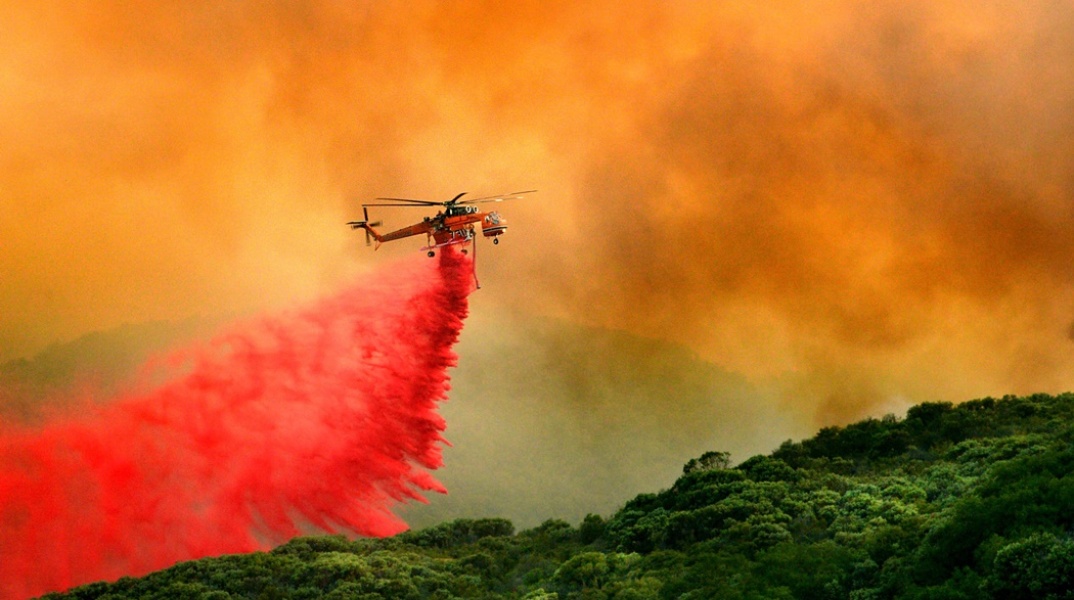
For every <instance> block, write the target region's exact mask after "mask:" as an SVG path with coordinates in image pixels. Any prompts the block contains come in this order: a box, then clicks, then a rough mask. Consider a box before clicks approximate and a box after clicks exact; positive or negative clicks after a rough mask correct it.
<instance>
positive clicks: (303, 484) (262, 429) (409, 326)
mask: <svg viewBox="0 0 1074 600" xmlns="http://www.w3.org/2000/svg"><path fill="white" fill-rule="evenodd" d="M471 265H472V263H471V262H470V261H469V259H468V258H466V257H463V256H461V255H458V254H455V253H454V252H445V253H442V255H441V258H440V264H439V267H438V266H437V264H436V262H435V261H428V260H426V259H424V258H422V259H414V260H412V261H410V262H407V263H402V264H394V265H392V266H391V267H390V268H384V269H380V270H378V271H377V272H375V273H371V274H369V275H367V276H366V277H365V280H364V281H363V282H362V283H361V284H359V285H354V286H352V287H350V288H348V289H345V290H343V291H342V292H340V293H338V294H336V295H334V296H332V297H328V298H325V299H323V300H320V301H318V302H316V303H314V304H312V305H311V306H308V307H306V308H304V309H302V310H297V311H294V312H290V313H286V314H283V315H281V316H275V317H265V318H261V319H259V320H256V321H251V322H249V323H246V324H244V325H240V326H237V327H234V328H232V329H231V330H230V331H227V332H226V333H224V334H222V335H220V336H219V337H216V338H215V339H214V340H212V341H211V342H210V343H208V344H206V345H204V346H201V347H196V348H191V349H187V350H184V351H181V352H177V353H174V354H172V355H170V356H169V357H167V358H166V359H164V360H162V361H161V362H160V364H159V365H156V366H155V367H154V368H151V369H149V370H148V372H149V373H148V375H152V376H154V377H159V374H160V372H161V371H162V370H165V369H181V370H182V372H181V373H180V374H178V375H176V376H175V378H173V379H171V380H170V381H166V382H165V383H162V384H159V385H157V386H156V387H155V388H153V389H148V390H146V391H143V392H140V393H130V394H127V395H126V396H124V397H121V398H118V399H115V400H114V401H112V402H110V403H108V404H107V405H104V406H103V407H100V408H97V409H94V410H93V411H92V413H90V414H85V415H82V416H77V415H70V416H67V417H65V418H62V419H57V420H53V421H51V422H49V423H47V424H45V425H43V426H41V427H39V428H35V429H32V430H11V429H9V430H6V431H3V432H2V434H0V596H3V597H4V598H13V597H26V596H28V595H36V594H40V593H43V592H46V591H50V590H57V589H62V588H66V587H69V586H71V585H76V584H80V583H85V582H89V581H94V580H99V579H109V578H115V577H117V576H120V575H138V574H142V573H146V572H149V571H152V570H156V569H159V568H162V567H165V566H168V565H170V564H172V563H174V562H176V561H180V560H184V559H192V558H196V557H201V556H206V555H215V554H221V553H232V552H246V551H251V550H254V549H258V548H266V547H270V545H271V544H274V543H278V542H280V541H281V540H284V539H287V538H289V537H291V536H294V535H296V534H298V533H300V532H303V531H325V532H351V533H356V534H362V535H373V536H382V535H389V534H393V533H396V532H398V531H400V530H402V529H404V528H405V524H404V523H403V522H402V521H401V520H400V519H399V518H398V517H397V516H395V515H394V514H393V513H392V507H393V506H394V505H396V504H397V503H399V502H405V501H410V500H421V499H422V496H421V492H423V491H430V490H432V491H444V490H443V488H442V486H441V485H440V484H439V483H438V482H437V481H436V480H435V479H433V477H432V476H431V475H430V474H429V471H430V470H432V469H436V468H437V467H439V466H440V465H441V449H440V446H441V443H442V442H443V439H442V437H441V432H442V431H443V430H444V427H445V423H444V421H443V419H442V418H441V417H440V416H439V414H438V413H437V404H438V402H439V401H441V400H443V399H445V397H446V396H445V394H446V392H447V390H448V375H447V372H446V370H447V369H448V368H449V367H451V366H453V365H454V364H455V362H456V356H455V354H454V353H453V351H452V346H453V344H454V343H455V342H456V340H457V339H458V336H459V333H460V330H461V327H462V323H463V319H464V318H465V316H466V313H467V295H468V293H469V292H470V290H471V286H472V271H471ZM148 375H147V376H148Z"/></svg>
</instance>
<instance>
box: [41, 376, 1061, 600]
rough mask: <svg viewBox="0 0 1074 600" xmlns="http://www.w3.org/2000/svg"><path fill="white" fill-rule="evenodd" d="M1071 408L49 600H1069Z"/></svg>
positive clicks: (991, 402)
mask: <svg viewBox="0 0 1074 600" xmlns="http://www.w3.org/2000/svg"><path fill="white" fill-rule="evenodd" d="M1072 442H1074V394H1063V395H1060V396H1046V395H1034V396H1029V397H1005V398H1002V399H998V400H997V399H992V398H985V399H982V400H974V401H970V402H966V403H963V404H959V405H957V406H956V405H952V404H949V403H926V404H921V405H919V406H915V407H914V408H912V409H910V410H909V411H908V413H907V416H906V418H905V419H898V418H895V417H885V418H883V419H868V420H865V421H861V422H858V423H855V424H852V425H849V426H846V427H830V428H826V429H822V430H821V431H820V432H819V433H818V434H817V435H816V436H815V437H813V438H811V439H808V440H804V441H802V442H786V443H784V444H783V445H782V446H780V448H779V449H777V450H776V451H775V452H773V453H772V454H770V455H768V456H755V457H753V458H750V459H748V460H746V461H745V462H743V463H741V464H739V465H738V466H735V467H733V468H732V467H731V464H730V462H729V460H728V459H729V457H728V455H727V454H725V453H722V452H715V451H714V452H709V453H706V454H705V455H703V456H701V457H699V458H697V459H694V460H691V461H690V462H689V463H687V464H686V466H685V467H684V469H683V475H682V476H681V477H680V478H679V479H678V480H677V481H676V482H675V484H674V485H673V486H672V487H671V488H670V489H667V490H663V491H661V492H659V493H645V494H641V495H639V496H637V497H635V498H634V499H633V500H630V501H629V502H627V503H626V505H625V506H624V507H623V508H622V509H620V510H619V511H618V512H616V513H615V514H612V515H610V516H607V517H606V518H605V517H602V516H597V515H589V516H588V517H586V518H585V519H584V520H583V521H582V522H581V523H580V524H578V525H572V524H569V523H566V522H563V521H557V520H552V521H547V522H545V523H544V524H542V525H541V526H539V527H536V528H534V529H530V530H526V531H522V532H518V533H515V531H514V527H513V526H512V524H511V523H510V522H509V521H506V520H502V519H481V520H457V521H452V522H449V523H445V524H442V525H439V526H436V527H432V528H429V529H425V530H421V531H415V532H408V533H404V534H401V535H399V536H396V537H394V538H388V539H361V540H356V541H348V540H347V539H345V538H343V537H341V536H335V537H307V538H299V539H295V540H293V541H291V542H289V543H287V544H285V545H283V546H280V547H279V548H276V549H275V550H273V551H271V552H267V553H255V554H248V555H236V556H225V557H220V558H212V559H203V560H198V561H191V562H187V563H183V564H179V565H176V566H175V567H173V568H170V569H167V570H164V571H160V572H157V573H153V574H151V575H148V576H146V577H143V578H140V579H131V578H125V579H121V580H119V581H118V582H115V583H96V584H91V585H87V586H83V587H81V588H76V589H74V590H71V591H69V592H67V593H64V594H50V595H47V596H45V598H49V599H52V600H59V599H76V598H77V599H101V600H105V599H107V600H120V599H125V598H139V599H161V600H163V599H169V600H172V599H180V600H182V599H187V598H191V599H193V598H204V599H214V600H227V599H239V598H242V599H296V600H298V599H302V600H309V599H314V598H326V599H333V600H335V599H339V600H342V599H362V600H376V599H380V598H384V599H400V598H406V599H409V598H414V599H418V598H435V599H450V598H526V599H531V600H532V599H538V598H541V599H550V598H562V599H566V598H585V599H605V598H607V599H612V600H638V599H650V598H651V599H655V598H668V599H671V598H683V599H700V598H736V599H738V598H741V599H747V598H749V599H752V598H758V599H759V598H818V599H820V598H824V599H828V598H852V599H855V600H864V599H872V598H1003V599H1008V598H1011V599H1019V598H1074V591H1072V590H1074V535H1072V532H1074V444H1072Z"/></svg>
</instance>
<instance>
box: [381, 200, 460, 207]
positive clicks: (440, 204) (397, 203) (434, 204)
mask: <svg viewBox="0 0 1074 600" xmlns="http://www.w3.org/2000/svg"><path fill="white" fill-rule="evenodd" d="M443 205H444V203H443V202H425V201H422V202H421V203H420V204H403V203H402V202H370V203H368V204H363V205H362V207H363V208H364V207H367V206H402V207H407V208H425V207H427V206H443Z"/></svg>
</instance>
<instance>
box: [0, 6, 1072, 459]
mask: <svg viewBox="0 0 1074 600" xmlns="http://www.w3.org/2000/svg"><path fill="white" fill-rule="evenodd" d="M0 23H2V24H3V29H4V35H3V36H2V37H0V280H2V285H0V307H2V309H0V361H6V360H11V359H16V358H19V357H25V356H31V355H33V354H35V353H36V352H38V351H40V350H41V349H43V348H45V347H46V346H47V345H48V344H50V343H52V342H56V341H66V340H70V339H74V338H76V337H78V336H80V335H83V334H85V333H88V332H92V331H96V330H100V329H108V328H113V327H116V326H119V325H122V324H124V323H137V322H142V321H153V320H181V319H186V318H189V317H191V316H197V315H219V314H225V313H230V314H244V313H250V312H253V311H260V310H266V309H271V308H274V307H279V306H284V305H288V304H291V303H294V302H296V301H298V300H301V299H306V298H310V297H313V296H316V295H318V294H320V293H324V292H326V291H329V290H332V289H336V288H337V287H339V286H340V285H342V284H343V282H345V281H349V280H351V279H352V278H353V277H354V275H355V274H356V273H361V272H363V271H364V270H366V269H368V267H369V266H370V265H372V264H374V263H375V262H377V261H382V260H383V259H384V258H385V256H384V255H389V256H390V255H393V254H399V253H409V252H414V251H416V249H417V247H418V246H419V244H420V242H415V243H413V244H409V243H408V242H396V243H395V246H394V247H390V246H386V247H384V248H382V249H381V250H380V251H379V252H378V253H376V254H374V253H373V252H372V251H368V250H367V249H366V248H365V247H364V246H362V245H361V242H360V240H359V238H358V236H355V235H354V234H353V233H352V232H350V231H348V230H347V229H346V227H345V226H344V225H343V223H344V222H345V221H347V220H349V219H353V218H355V217H357V216H358V215H359V212H360V209H359V204H360V202H361V201H364V200H368V199H370V198H372V197H375V196H408V197H417V198H432V199H447V198H450V197H452V196H454V195H455V194H456V193H458V192H461V191H469V192H471V193H475V194H481V195H485V194H494V193H500V192H508V191H513V190H517V189H532V188H536V189H539V190H540V193H539V194H537V195H535V197H534V198H532V199H530V200H525V201H519V202H516V203H514V204H511V205H506V204H505V205H503V206H502V208H501V209H500V210H501V212H502V213H503V214H504V216H505V217H506V218H507V219H508V221H509V222H510V225H511V229H510V231H509V232H508V234H507V235H506V236H505V238H504V243H503V244H501V245H500V246H498V247H497V248H495V249H494V250H493V248H492V246H490V245H489V246H486V247H482V248H481V249H480V250H479V253H480V255H479V257H478V266H479V270H480V274H481V277H482V282H483V283H484V284H485V286H484V289H482V290H481V291H480V292H479V293H477V294H476V295H475V296H474V299H473V304H472V309H473V311H475V312H480V311H482V310H494V309H497V308H502V307H511V310H513V311H516V312H517V313H518V314H523V315H530V316H540V317H542V318H555V319H562V320H564V321H565V322H568V323H576V324H578V325H579V326H587V327H599V328H605V329H610V330H616V331H622V332H626V333H630V334H634V335H637V336H642V337H645V338H650V339H654V340H660V341H661V342H666V343H670V344H674V345H678V346H681V347H684V348H686V349H687V350H688V351H689V352H691V353H693V354H694V355H696V357H698V358H699V359H701V360H703V361H706V362H708V363H710V364H712V365H714V366H716V367H718V368H720V369H723V370H726V371H727V372H731V373H735V374H736V375H738V376H742V377H744V378H747V379H748V380H749V381H750V382H751V384H752V385H756V386H758V389H763V390H766V393H768V394H771V395H772V397H774V398H778V399H779V400H778V401H779V402H780V403H781V404H780V405H781V406H782V407H783V408H784V410H786V411H788V412H789V414H791V415H793V416H794V418H796V419H798V420H799V421H800V422H802V423H807V424H809V425H811V426H819V425H826V424H832V423H841V422H846V421H848V420H851V419H856V418H860V417H863V416H866V415H869V414H878V413H881V414H882V413H883V412H887V411H889V410H898V409H901V408H904V407H905V406H906V405H907V403H913V402H920V401H925V400H937V399H940V400H952V401H958V400H964V399H968V398H972V397H976V396H982V395H989V394H992V395H1002V394H1005V393H1028V392H1035V391H1046V392H1054V391H1062V390H1068V389H1070V388H1071V387H1074V386H1072V383H1074V345H1072V338H1074V325H1072V323H1074V270H1072V269H1071V267H1070V261H1069V256H1070V255H1071V251H1072V250H1074V236H1072V235H1071V232H1072V231H1074V161H1072V160H1071V158H1070V157H1071V156H1074V3H1071V2H1069V1H1067V0H1051V1H1046V0H1032V1H1026V2H1013V1H1012V2H954V1H945V2H934V1H929V2H925V1H921V2H909V3H908V2H904V1H899V2H895V1H885V0H882V1H879V2H869V3H861V2H850V1H839V0H833V1H828V2H821V3H817V2H767V3H730V2H728V3H723V2H720V3H717V2H675V3H665V2H651V3H649V2H638V3H623V2H616V3H575V2H519V3H497V2H487V3H482V2H466V3H432V2H428V3H426V2H414V3H387V2H368V3H366V2H252V1H251V2H243V1H236V2H227V3H219V4H208V5H203V4H192V3H186V2H162V3H152V4H146V5H141V4H138V5H130V4H129V3H121V2H97V1H88V2H80V3H66V2H62V3H61V2H57V3H53V4H51V5H50V3H48V2H45V3H31V4H28V3H20V2H3V3H0ZM421 216H423V214H422V213H420V211H405V210H395V211H394V212H392V209H387V210H384V212H383V213H382V214H376V215H374V217H375V218H382V219H383V220H384V221H385V222H386V227H392V226H396V225H398V226H402V225H406V224H409V223H410V222H411V221H413V220H417V219H418V218H420V217H421ZM483 304H484V305H485V307H483V306H482V305H483ZM500 333H502V334H504V335H506V334H508V333H510V331H509V330H508V329H504V330H503V331H501V332H500ZM527 339H529V338H523V339H519V340H514V341H515V342H516V343H525V342H526V341H527ZM605 351H607V352H608V353H609V354H610V356H614V355H616V353H617V352H622V353H629V349H621V348H610V349H606V350H605ZM475 354H476V352H475ZM482 356H483V357H484V360H487V361H488V363H489V368H495V367H494V365H495V361H494V360H493V358H494V357H485V355H484V354H482ZM509 358H510V357H503V360H504V361H508V360H509ZM622 359H623V360H631V357H629V356H624V357H623V358H622ZM466 360H467V356H465V355H463V356H461V360H460V368H464V367H465V364H466ZM475 360H476V358H475ZM566 367H567V362H566V361H564V362H563V363H562V364H556V363H555V361H549V362H548V363H547V364H546V365H545V368H546V369H548V370H550V371H555V370H556V369H558V368H566ZM652 377H653V378H654V379H658V378H660V377H661V374H660V373H654V374H653V375H652ZM661 401H662V400H661V399H660V398H654V399H653V400H652V402H654V403H659V402H661ZM639 414H641V413H639ZM639 418H640V417H639ZM646 418H649V417H646ZM448 437H449V438H451V434H450V430H449V434H448Z"/></svg>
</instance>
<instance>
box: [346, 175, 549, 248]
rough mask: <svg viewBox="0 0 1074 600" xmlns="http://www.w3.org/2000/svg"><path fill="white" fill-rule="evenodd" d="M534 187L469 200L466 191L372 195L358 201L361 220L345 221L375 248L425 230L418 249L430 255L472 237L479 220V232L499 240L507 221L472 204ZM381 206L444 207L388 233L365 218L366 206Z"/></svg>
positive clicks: (513, 196) (507, 197) (518, 194)
mask: <svg viewBox="0 0 1074 600" xmlns="http://www.w3.org/2000/svg"><path fill="white" fill-rule="evenodd" d="M536 191H537V190H526V191H523V192H512V193H510V194H501V195H498V196H484V197H481V198H472V199H469V200H462V197H463V196H465V195H466V192H462V193H461V194H459V195H457V196H455V197H454V198H452V199H451V200H447V201H444V202H436V201H433V200H414V199H411V198H376V199H375V200H377V202H369V203H366V204H363V205H362V215H363V217H365V218H364V219H363V220H361V221H351V222H349V223H347V225H350V226H351V229H364V230H365V243H366V245H367V246H368V245H370V244H371V243H372V242H373V241H374V240H375V241H376V242H377V245H376V248H380V245H381V244H383V243H384V242H391V241H395V240H400V239H403V238H408V237H410V236H414V235H421V234H425V237H426V244H427V245H426V246H425V247H424V248H422V250H424V251H426V252H427V253H428V255H429V257H430V258H431V257H434V256H436V251H437V250H438V249H440V248H444V247H446V246H451V245H454V244H465V243H467V242H471V241H473V240H474V238H475V237H476V232H477V224H478V223H480V224H481V233H482V235H483V236H484V237H487V238H492V243H493V244H499V243H500V238H499V236H500V235H503V233H504V232H505V231H507V221H506V220H505V219H504V218H503V217H501V216H500V213H498V212H496V211H489V212H483V211H481V210H480V209H479V208H478V207H477V206H475V205H476V204H484V203H487V202H503V201H504V200H515V199H518V198H522V197H523V196H524V195H525V194H532V193H534V192H536ZM381 206H394V207H409V208H416V207H430V206H442V207H444V208H443V210H441V211H439V212H437V213H436V215H435V216H433V217H425V218H424V219H422V221H421V222H420V223H415V224H413V225H409V226H407V227H403V228H402V229H397V230H395V231H392V232H389V233H380V232H379V231H377V230H376V229H374V227H379V226H380V225H381V222H380V221H376V222H373V223H370V222H369V208H370V207H381ZM465 252H466V250H465V249H464V250H463V253H465Z"/></svg>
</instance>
